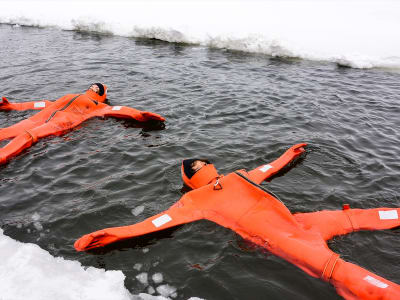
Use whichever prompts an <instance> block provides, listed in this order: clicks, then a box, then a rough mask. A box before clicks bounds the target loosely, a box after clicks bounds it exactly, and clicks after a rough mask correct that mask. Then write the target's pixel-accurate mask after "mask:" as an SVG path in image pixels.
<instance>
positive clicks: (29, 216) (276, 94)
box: [0, 25, 400, 299]
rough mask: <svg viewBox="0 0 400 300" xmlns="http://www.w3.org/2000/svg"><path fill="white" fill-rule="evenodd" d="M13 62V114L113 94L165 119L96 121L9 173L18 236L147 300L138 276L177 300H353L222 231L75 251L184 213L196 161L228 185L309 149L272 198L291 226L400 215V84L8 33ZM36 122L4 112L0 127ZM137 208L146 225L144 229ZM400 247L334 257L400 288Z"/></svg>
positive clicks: (38, 148)
mask: <svg viewBox="0 0 400 300" xmlns="http://www.w3.org/2000/svg"><path fill="white" fill-rule="evenodd" d="M0 49H1V50H0V53H1V58H0V67H1V68H0V70H1V72H0V82H1V95H2V96H8V97H9V99H10V100H13V101H27V100H39V99H57V98H59V97H61V96H62V95H64V94H66V93H71V92H81V91H83V90H85V89H86V88H87V87H88V85H89V83H92V82H105V83H107V84H108V86H109V99H110V101H111V104H113V105H126V106H132V107H135V108H138V109H141V110H149V111H153V112H157V113H160V114H162V115H163V116H165V117H166V119H167V122H166V127H165V129H160V128H151V127H141V126H138V125H137V124H135V123H132V122H127V121H122V120H116V119H111V118H110V119H105V120H104V119H93V120H90V121H88V122H86V123H84V124H83V125H82V126H81V128H79V129H78V130H74V131H72V132H70V133H68V134H66V135H65V136H63V137H51V138H47V139H44V140H41V141H39V142H38V143H37V144H36V145H34V146H33V147H32V148H31V149H29V150H27V151H25V152H23V153H22V154H21V155H19V156H18V157H17V158H16V159H13V160H12V161H11V162H10V163H9V164H7V165H6V166H1V167H0V191H1V192H0V226H1V228H3V229H4V232H5V234H6V235H9V236H11V237H12V238H14V239H16V240H18V241H22V242H32V243H35V244H38V245H39V246H40V247H42V248H43V249H45V250H47V251H49V252H50V253H51V254H52V255H54V256H62V257H64V258H65V259H69V260H78V261H80V262H81V263H82V264H83V265H85V266H94V267H99V268H105V269H107V270H122V271H123V272H124V274H125V275H126V277H127V278H126V280H125V285H126V287H127V288H128V289H129V290H130V291H131V292H132V293H133V294H138V293H139V292H146V288H145V287H144V286H143V285H142V284H141V283H139V282H138V281H137V280H136V279H135V277H136V275H137V274H138V273H140V272H147V273H149V275H150V276H151V275H152V274H154V273H156V272H161V273H162V274H163V276H164V283H168V284H170V285H172V286H175V287H177V292H178V299H187V298H189V297H191V296H197V297H201V298H205V299H321V298H324V299H340V297H339V296H338V295H337V294H336V292H335V290H334V288H332V287H331V286H330V285H329V284H327V283H324V282H322V281H320V280H318V279H314V278H311V277H309V276H308V275H306V274H305V273H303V272H302V271H300V270H299V269H297V268H296V267H294V266H292V265H291V264H289V263H286V262H285V261H283V260H281V259H280V258H277V257H275V256H273V255H271V254H269V253H268V252H266V251H264V250H262V249H259V248H256V247H254V246H252V245H251V244H248V243H247V242H245V241H243V240H242V239H241V238H240V237H238V236H237V235H236V234H235V233H234V232H231V231H230V230H228V229H225V228H222V227H219V226H218V225H216V224H213V223H211V222H208V221H200V222H196V223H193V224H188V225H184V226H181V227H179V228H175V229H173V230H168V231H166V232H161V233H158V234H155V235H151V236H149V237H145V238H139V239H134V240H130V241H128V242H124V243H122V244H117V245H116V246H113V247H109V248H107V249H103V250H101V251H97V252H94V253H78V252H76V251H75V250H74V248H73V243H74V241H75V240H76V239H77V238H79V237H80V236H81V235H83V234H86V233H89V232H92V231H95V230H98V229H101V228H105V227H110V226H121V225H128V224H132V223H136V222H139V221H142V220H143V219H145V218H147V217H149V216H152V215H154V214H156V213H158V212H160V211H162V210H165V209H167V208H168V207H169V206H170V205H172V204H173V203H174V202H175V201H177V200H178V199H179V198H180V197H181V195H182V192H181V188H182V182H181V179H180V170H179V167H180V162H181V160H182V158H189V157H195V156H201V157H208V158H210V159H211V160H212V161H214V163H215V165H216V167H217V168H218V169H219V171H220V172H221V173H225V174H226V173H229V172H232V171H234V170H236V169H241V168H247V169H253V168H255V167H257V166H259V165H261V164H264V163H266V162H270V161H272V160H274V159H276V158H277V157H278V156H280V155H281V154H282V153H283V152H284V151H285V150H286V149H287V148H289V147H290V146H291V145H293V144H296V143H299V142H307V143H309V146H308V147H307V155H306V156H305V157H304V158H303V159H302V160H300V161H299V162H298V163H297V164H296V165H295V166H294V167H293V168H292V169H291V170H290V171H288V172H287V173H285V174H283V175H282V176H277V177H276V178H274V179H273V180H272V181H271V182H266V183H264V184H263V185H264V186H266V187H267V188H268V189H270V190H271V191H273V192H274V193H275V194H277V195H279V197H280V198H281V199H282V201H283V202H284V203H285V204H286V205H287V206H288V207H289V209H290V210H291V211H293V212H298V211H301V212H305V211H317V210H322V209H340V208H341V205H342V204H343V203H349V204H350V205H351V206H352V207H353V208H373V207H384V206H386V207H398V206H399V202H400V192H399V179H398V178H399V172H400V162H399V161H398V156H399V154H400V153H399V149H400V147H399V142H398V141H399V138H400V133H399V129H400V121H399V115H400V108H399V100H400V99H399V98H400V96H399V90H400V83H399V82H400V75H399V74H396V73H389V72H386V71H384V70H359V69H349V68H339V67H337V66H336V65H334V64H328V63H320V62H307V61H298V60H285V59H272V58H270V57H267V56H264V55H253V54H246V53H240V52H230V51H223V50H215V49H208V48H203V47H196V46H190V45H179V44H170V43H164V42H159V41H151V40H135V39H128V38H120V37H113V36H97V35H88V34H82V33H76V32H67V31H59V30H56V29H35V28H12V27H10V26H7V25H2V26H0ZM31 114H32V112H1V113H0V127H7V126H10V125H12V124H14V123H16V122H18V121H20V120H23V119H24V118H26V117H27V116H29V115H31ZM4 144H5V143H4V142H2V143H1V144H0V145H1V146H4ZM138 206H144V207H145V209H144V212H143V213H142V214H140V215H139V216H134V215H133V214H132V213H131V210H132V209H134V208H135V207H138ZM38 216H40V218H39V219H38V220H37V218H38ZM399 233H400V230H399V229H395V230H388V231H380V232H360V233H353V234H350V235H348V236H345V237H339V238H336V239H334V240H333V241H332V242H331V243H330V247H331V248H332V249H333V250H335V251H336V252H338V253H340V254H341V255H342V257H343V258H344V259H346V260H348V261H351V262H354V263H357V264H360V265H361V266H363V267H365V268H367V269H369V270H371V271H374V272H376V273H377V274H379V275H381V276H383V277H385V278H387V279H389V280H392V281H394V282H396V283H400V280H399V277H398V276H399V274H400V264H399V261H400V254H399V251H398V249H399V246H400V240H399ZM136 263H141V264H143V268H142V270H141V271H140V272H139V271H137V270H135V269H134V268H133V266H134V265H135V264H136Z"/></svg>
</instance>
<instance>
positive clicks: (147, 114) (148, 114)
mask: <svg viewBox="0 0 400 300" xmlns="http://www.w3.org/2000/svg"><path fill="white" fill-rule="evenodd" d="M141 114H142V116H143V117H144V118H145V119H147V120H157V121H165V118H163V117H161V116H160V115H158V114H155V113H152V112H149V111H142V112H141Z"/></svg>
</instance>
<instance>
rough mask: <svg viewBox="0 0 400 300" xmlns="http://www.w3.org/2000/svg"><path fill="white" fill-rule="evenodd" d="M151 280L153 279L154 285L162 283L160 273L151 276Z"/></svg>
mask: <svg viewBox="0 0 400 300" xmlns="http://www.w3.org/2000/svg"><path fill="white" fill-rule="evenodd" d="M151 279H153V281H154V283H155V284H159V283H161V282H163V280H164V278H163V275H162V274H161V273H155V274H153V276H152V277H151Z"/></svg>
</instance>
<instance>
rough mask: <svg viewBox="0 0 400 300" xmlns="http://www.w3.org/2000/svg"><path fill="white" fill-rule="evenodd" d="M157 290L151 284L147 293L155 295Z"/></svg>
mask: <svg viewBox="0 0 400 300" xmlns="http://www.w3.org/2000/svg"><path fill="white" fill-rule="evenodd" d="M155 292H156V290H155V289H154V288H153V287H152V286H151V285H150V286H149V287H148V288H147V293H149V294H150V295H153V294H154V293H155Z"/></svg>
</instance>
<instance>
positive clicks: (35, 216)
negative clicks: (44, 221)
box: [31, 212, 40, 221]
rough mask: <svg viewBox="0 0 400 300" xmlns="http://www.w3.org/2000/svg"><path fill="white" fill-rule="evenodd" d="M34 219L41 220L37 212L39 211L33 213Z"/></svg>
mask: <svg viewBox="0 0 400 300" xmlns="http://www.w3.org/2000/svg"><path fill="white" fill-rule="evenodd" d="M31 218H32V220H33V221H39V220H40V215H39V214H38V213H37V212H35V213H34V214H33V215H32V217H31Z"/></svg>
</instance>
